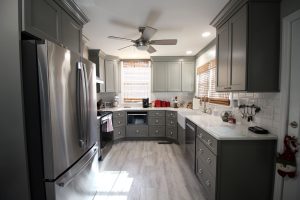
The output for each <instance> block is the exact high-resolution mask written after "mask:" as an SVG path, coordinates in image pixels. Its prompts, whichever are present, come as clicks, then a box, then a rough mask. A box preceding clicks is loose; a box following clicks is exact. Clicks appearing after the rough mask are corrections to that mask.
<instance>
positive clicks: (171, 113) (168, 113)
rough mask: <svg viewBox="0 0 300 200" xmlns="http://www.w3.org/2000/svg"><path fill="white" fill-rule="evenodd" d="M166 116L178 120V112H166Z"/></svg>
mask: <svg viewBox="0 0 300 200" xmlns="http://www.w3.org/2000/svg"><path fill="white" fill-rule="evenodd" d="M166 116H167V117H168V118H169V117H171V118H175V119H177V112H176V111H166Z"/></svg>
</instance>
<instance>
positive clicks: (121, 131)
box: [114, 126, 125, 140]
mask: <svg viewBox="0 0 300 200" xmlns="http://www.w3.org/2000/svg"><path fill="white" fill-rule="evenodd" d="M124 137H125V126H120V127H117V128H114V140H117V139H120V138H124Z"/></svg>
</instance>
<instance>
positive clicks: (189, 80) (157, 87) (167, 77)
mask: <svg viewBox="0 0 300 200" xmlns="http://www.w3.org/2000/svg"><path fill="white" fill-rule="evenodd" d="M153 58H154V57H153ZM155 59H158V61H155V60H154V61H152V91H153V92H181V91H183V92H193V91H194V85H195V64H194V60H193V59H194V58H190V57H189V58H188V59H187V61H178V60H181V59H179V58H177V57H159V56H157V57H155ZM160 59H161V60H162V61H161V60H160ZM164 60H175V61H164Z"/></svg>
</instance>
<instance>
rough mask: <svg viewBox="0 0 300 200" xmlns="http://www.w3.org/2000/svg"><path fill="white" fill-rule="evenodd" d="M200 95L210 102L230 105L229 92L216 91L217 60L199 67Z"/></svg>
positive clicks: (198, 82)
mask: <svg viewBox="0 0 300 200" xmlns="http://www.w3.org/2000/svg"><path fill="white" fill-rule="evenodd" d="M197 84H198V97H199V98H203V99H205V100H206V99H207V100H208V102H210V103H216V104H222V105H229V93H223V92H216V60H215V59H214V60H211V61H210V62H208V63H206V64H204V65H202V66H200V67H198V68H197Z"/></svg>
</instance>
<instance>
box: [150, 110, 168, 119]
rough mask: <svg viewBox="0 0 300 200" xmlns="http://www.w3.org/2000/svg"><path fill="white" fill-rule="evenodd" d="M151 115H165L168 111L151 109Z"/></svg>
mask: <svg viewBox="0 0 300 200" xmlns="http://www.w3.org/2000/svg"><path fill="white" fill-rule="evenodd" d="M148 116H149V117H165V116H166V111H164V110H150V111H148Z"/></svg>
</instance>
